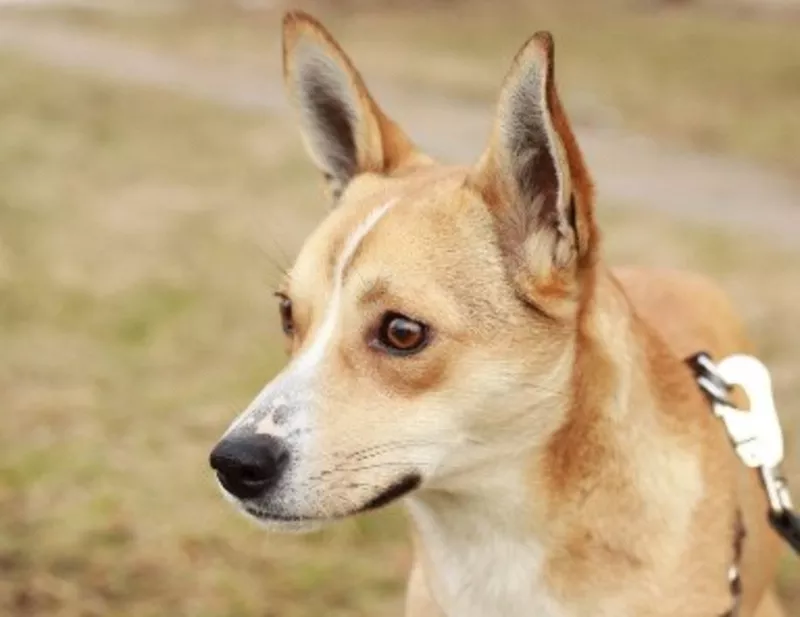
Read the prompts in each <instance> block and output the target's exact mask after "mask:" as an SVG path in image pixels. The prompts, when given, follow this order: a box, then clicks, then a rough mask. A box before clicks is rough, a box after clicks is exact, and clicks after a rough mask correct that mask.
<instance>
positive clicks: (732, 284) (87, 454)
mask: <svg viewBox="0 0 800 617" xmlns="http://www.w3.org/2000/svg"><path fill="white" fill-rule="evenodd" d="M0 101H2V112H3V113H2V114H0V173H1V174H2V178H1V180H2V181H0V337H1V339H2V347H1V348H0V399H1V403H2V404H1V406H2V409H3V412H2V414H0V512H2V515H0V614H3V615H8V616H9V617H14V616H19V617H22V616H27V617H29V616H45V615H46V616H48V617H78V616H81V617H84V616H101V615H102V616H106V615H114V616H119V617H127V616H130V617H133V616H136V617H145V616H153V617H155V616H159V617H160V616H162V615H191V616H193V617H194V616H197V617H203V616H208V617H210V616H212V615H213V616H214V617H222V616H227V615H230V616H234V615H236V616H237V617H246V616H249V615H252V616H256V615H258V616H261V617H265V616H281V617H302V616H309V617H310V616H312V615H313V616H315V617H316V616H318V615H323V614H324V615H326V616H331V617H337V616H342V617H344V616H348V617H355V616H362V615H397V614H399V607H400V604H401V589H402V584H403V577H404V575H405V572H406V569H407V566H408V557H409V555H408V546H407V542H406V539H405V535H404V530H403V521H402V518H401V517H400V515H399V512H398V511H397V510H396V509H394V510H390V511H388V512H384V513H381V514H378V515H372V516H369V517H364V518H360V519H358V520H354V521H351V522H348V523H343V524H340V525H338V526H337V527H336V528H334V529H332V530H330V531H327V532H325V533H322V534H319V535H315V536H309V537H300V538H296V537H280V536H274V535H267V534H264V533H263V532H261V531H259V530H257V529H256V528H255V527H254V526H252V525H250V524H248V523H246V522H245V521H244V520H242V519H240V517H239V516H238V515H236V514H235V513H234V512H233V511H232V510H231V508H230V507H229V506H228V505H226V504H225V503H224V502H223V500H222V499H221V498H220V497H219V496H218V495H217V492H216V489H215V487H214V485H213V482H212V480H211V477H210V474H209V472H208V470H207V465H206V456H207V452H208V449H209V447H210V446H211V445H212V444H213V442H214V441H215V439H216V438H217V437H218V435H219V433H220V431H221V430H222V429H223V428H224V427H225V426H226V425H227V423H228V421H229V420H230V418H231V417H233V414H235V413H236V411H237V410H239V409H240V408H241V407H242V405H244V404H245V403H246V402H247V401H248V400H249V399H250V397H251V396H252V395H253V393H254V392H256V391H257V389H258V388H259V387H260V386H261V385H262V384H263V382H264V381H265V380H266V379H267V378H268V377H269V375H270V374H271V373H273V372H274V371H275V370H276V369H277V367H278V366H279V364H280V363H281V362H282V355H281V353H280V352H279V351H278V346H276V345H274V344H273V342H274V341H275V340H276V339H277V338H278V330H277V328H278V326H277V319H276V317H275V308H274V301H273V298H272V297H271V292H272V283H273V282H274V280H275V275H276V273H277V270H276V269H277V268H278V267H280V266H282V265H286V264H287V263H288V261H289V257H288V256H290V255H291V254H292V253H293V252H294V250H295V248H296V247H297V245H298V243H299V242H300V241H301V239H302V237H303V236H304V234H305V233H306V232H307V231H308V230H309V229H310V228H311V226H312V225H313V224H314V222H315V221H316V220H317V218H318V217H319V216H320V215H321V214H322V209H323V207H322V202H321V199H320V198H319V191H318V188H319V187H318V182H317V181H316V178H315V177H314V175H313V172H312V171H311V167H310V165H307V164H306V163H305V161H304V159H303V158H302V156H301V153H300V152H299V149H298V140H297V139H296V138H295V136H294V133H293V132H292V131H291V130H290V129H287V128H286V127H285V126H284V123H283V122H278V121H275V122H270V121H267V120H266V119H265V118H263V117H260V116H259V117H256V116H248V115H243V114H233V113H231V112H228V111H224V110H222V109H219V108H216V107H214V106H211V105H205V104H201V103H198V102H196V101H191V100H187V99H183V98H180V97H178V96H173V95H167V94H161V93H155V92H150V91H146V90H137V89H133V88H123V87H119V86H112V85H109V84H105V83H100V82H96V81H92V80H90V79H86V78H83V77H81V78H78V77H75V76H74V75H68V74H63V73H59V72H57V71H54V70H49V69H44V68H42V67H39V66H36V65H32V64H28V63H25V62H22V61H20V60H18V59H15V58H11V57H3V56H0ZM604 213H605V214H604V216H605V218H606V222H607V229H608V237H607V247H608V251H609V253H610V254H611V255H612V257H613V259H614V260H615V261H621V260H625V261H635V262H640V263H657V264H671V265H684V266H689V267H692V268H694V269H699V270H703V271H706V272H708V273H710V274H712V275H714V276H716V277H718V278H719V279H721V280H722V281H723V282H724V283H725V285H726V286H727V287H728V288H729V289H730V291H731V293H732V294H733V295H734V296H735V297H736V298H737V300H738V301H739V302H740V305H741V308H742V311H743V312H744V314H745V315H746V316H747V317H748V319H749V321H750V323H751V324H752V326H753V330H754V332H755V333H756V334H757V336H758V338H759V341H760V343H761V346H762V349H763V351H764V355H765V358H766V359H767V360H768V361H769V362H770V365H771V366H772V368H773V369H774V372H775V378H776V383H777V387H778V396H779V401H780V402H781V403H782V404H783V405H782V406H783V408H784V409H786V410H787V412H789V413H791V412H792V411H794V413H795V414H796V410H792V409H791V406H790V403H791V402H792V401H793V400H796V399H797V397H798V396H800V386H798V384H797V383H796V380H793V376H794V375H795V374H796V369H797V363H798V357H797V352H796V350H797V349H800V330H798V329H797V328H796V327H795V323H794V322H795V320H796V317H795V312H796V311H795V307H796V306H797V304H798V301H800V289H798V288H797V286H796V281H797V277H798V274H800V258H798V257H796V256H790V255H788V254H781V253H778V252H776V251H773V250H771V249H770V248H768V247H767V246H765V245H763V244H760V243H758V242H756V241H754V240H753V241H751V240H748V239H746V238H741V237H739V238H733V237H729V236H726V235H724V234H722V233H719V232H717V231H714V230H707V229H696V228H687V227H685V226H681V225H677V224H674V223H669V222H667V221H665V220H661V219H658V218H656V217H653V216H651V215H650V214H647V215H642V214H637V213H636V212H634V211H632V210H628V209H624V208H613V207H610V206H608V205H605V207H604ZM278 246H279V247H281V248H280V249H279V248H277V247H278ZM282 252H283V253H285V254H284V255H282ZM276 262H277V264H276ZM765 271H766V272H769V273H770V276H769V277H766V276H764V272H765ZM789 419H790V421H793V422H794V425H795V426H797V420H798V418H797V417H796V416H795V417H793V418H789ZM795 434H797V433H795ZM797 454H798V453H796V452H795V453H794V456H795V457H796V456H797ZM794 460H795V462H796V460H797V459H796V458H795V459H794ZM793 469H794V470H797V469H798V466H797V465H796V464H795V465H794V468H793ZM796 478H797V477H796V476H795V479H796ZM795 486H796V487H798V488H800V485H798V483H797V482H795ZM783 576H784V578H783V592H784V595H785V596H786V597H789V596H791V595H792V594H794V597H795V604H794V607H795V614H796V612H797V611H800V598H799V597H797V596H798V593H797V589H798V585H799V584H800V574H798V572H797V570H790V569H789V567H788V566H787V569H786V571H785V573H784V575H783Z"/></svg>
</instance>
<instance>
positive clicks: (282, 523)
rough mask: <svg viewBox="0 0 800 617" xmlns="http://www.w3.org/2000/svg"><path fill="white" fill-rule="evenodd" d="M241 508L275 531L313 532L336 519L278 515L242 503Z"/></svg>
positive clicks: (245, 513)
mask: <svg viewBox="0 0 800 617" xmlns="http://www.w3.org/2000/svg"><path fill="white" fill-rule="evenodd" d="M239 509H240V510H241V512H242V513H243V514H244V515H245V516H246V517H247V518H249V519H251V520H254V521H255V522H256V523H258V525H259V526H260V527H262V528H264V529H266V530H267V531H270V532H273V533H292V534H303V533H312V532H314V531H319V530H320V529H322V528H323V527H325V526H326V525H327V524H329V523H332V522H333V521H335V520H336V519H316V518H301V517H284V516H276V515H274V514H270V513H267V512H264V511H262V510H258V509H255V508H252V507H248V506H245V505H240V506H239Z"/></svg>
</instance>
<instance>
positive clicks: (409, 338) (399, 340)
mask: <svg viewBox="0 0 800 617" xmlns="http://www.w3.org/2000/svg"><path fill="white" fill-rule="evenodd" d="M375 343H376V344H377V346H378V347H380V348H381V349H384V350H385V351H387V352H389V353H390V354H392V355H396V356H407V355H411V354H414V353H417V352H419V351H421V350H422V349H423V348H424V347H425V346H426V345H427V344H428V326H426V325H425V324H423V323H420V322H419V321H415V320H413V319H411V318H409V317H405V316H404V315H400V314H399V313H386V315H384V316H383V321H382V322H381V326H380V328H379V329H378V336H377V339H376V340H375Z"/></svg>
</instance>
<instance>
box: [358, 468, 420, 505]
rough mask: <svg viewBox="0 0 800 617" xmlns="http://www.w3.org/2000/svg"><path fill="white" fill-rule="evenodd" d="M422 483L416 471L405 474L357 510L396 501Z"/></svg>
mask: <svg viewBox="0 0 800 617" xmlns="http://www.w3.org/2000/svg"><path fill="white" fill-rule="evenodd" d="M420 484H422V476H420V475H419V474H418V473H411V474H406V475H405V476H403V477H402V478H400V479H399V480H398V481H397V482H395V483H394V484H391V485H389V487H388V488H386V489H384V490H383V492H381V493H378V495H376V496H375V497H373V498H372V499H370V500H369V501H368V502H367V503H366V504H364V505H363V506H362V507H361V508H360V509H359V510H358V512H367V511H369V510H377V509H378V508H382V507H384V506H387V505H389V504H390V503H392V502H393V501H397V500H398V499H400V498H401V497H405V496H406V495H408V494H409V493H410V492H411V491H413V490H416V489H417V488H419V485H420Z"/></svg>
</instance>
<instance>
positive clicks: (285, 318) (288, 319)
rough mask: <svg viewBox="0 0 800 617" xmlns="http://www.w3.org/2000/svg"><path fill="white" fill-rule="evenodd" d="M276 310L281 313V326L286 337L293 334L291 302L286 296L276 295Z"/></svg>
mask: <svg viewBox="0 0 800 617" xmlns="http://www.w3.org/2000/svg"><path fill="white" fill-rule="evenodd" d="M278 299H279V303H278V310H279V311H280V313H281V326H282V327H283V332H284V334H286V335H287V336H291V335H292V334H294V319H293V317H292V301H291V300H290V299H289V297H288V296H284V295H282V294H278Z"/></svg>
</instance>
